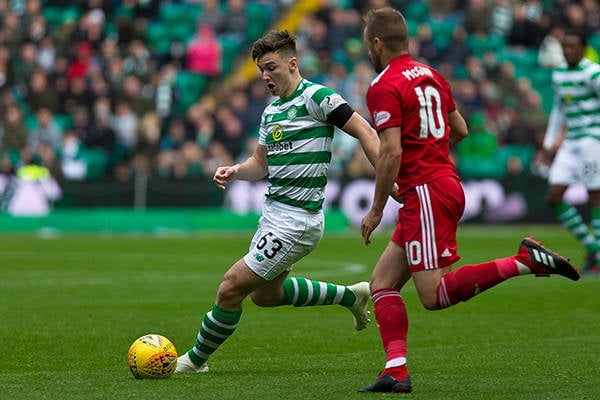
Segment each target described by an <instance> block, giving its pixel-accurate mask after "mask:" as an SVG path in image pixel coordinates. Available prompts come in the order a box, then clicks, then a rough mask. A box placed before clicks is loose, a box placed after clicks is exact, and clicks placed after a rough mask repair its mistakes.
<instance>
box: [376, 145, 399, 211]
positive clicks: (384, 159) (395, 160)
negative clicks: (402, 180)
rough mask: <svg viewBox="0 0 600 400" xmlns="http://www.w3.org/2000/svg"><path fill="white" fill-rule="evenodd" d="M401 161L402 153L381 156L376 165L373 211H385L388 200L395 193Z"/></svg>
mask: <svg viewBox="0 0 600 400" xmlns="http://www.w3.org/2000/svg"><path fill="white" fill-rule="evenodd" d="M401 161H402V153H401V152H400V153H398V154H389V153H382V154H380V156H379V159H378V160H377V165H376V175H375V194H374V195H373V204H372V206H371V208H372V209H374V210H376V211H383V208H384V207H385V204H386V202H387V198H388V196H389V195H390V193H391V192H392V191H393V188H394V183H395V182H396V177H397V175H398V168H399V167H400V162H401Z"/></svg>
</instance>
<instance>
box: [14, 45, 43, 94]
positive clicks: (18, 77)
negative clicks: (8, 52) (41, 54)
mask: <svg viewBox="0 0 600 400" xmlns="http://www.w3.org/2000/svg"><path fill="white" fill-rule="evenodd" d="M36 53H37V46H36V45H35V44H34V43H32V42H25V43H23V45H22V46H21V48H20V49H19V52H18V53H13V54H18V56H17V57H15V58H14V59H12V60H11V63H10V70H9V82H10V84H11V85H13V86H15V87H16V88H18V89H19V90H20V91H24V90H25V88H26V87H27V85H28V83H29V80H30V79H31V74H33V71H35V70H36V69H37V68H38V67H39V65H38V63H37V61H36Z"/></svg>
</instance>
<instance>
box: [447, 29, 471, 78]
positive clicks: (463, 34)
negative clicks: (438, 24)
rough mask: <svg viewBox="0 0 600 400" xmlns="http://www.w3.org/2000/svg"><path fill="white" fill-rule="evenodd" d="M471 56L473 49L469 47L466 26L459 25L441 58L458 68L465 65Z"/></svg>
mask: <svg viewBox="0 0 600 400" xmlns="http://www.w3.org/2000/svg"><path fill="white" fill-rule="evenodd" d="M471 54H472V52H471V49H470V48H469V46H468V45H467V31H466V30H465V28H464V26H462V25H458V26H456V27H455V28H454V30H453V31H452V39H451V40H450V43H449V44H448V46H447V47H446V49H445V50H444V51H443V52H442V54H441V55H440V58H441V59H442V60H443V61H445V62H448V63H450V64H451V65H452V66H453V67H454V68H456V67H459V66H462V65H464V64H465V63H466V61H467V59H468V58H469V57H470V56H471Z"/></svg>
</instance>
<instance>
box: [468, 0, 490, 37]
mask: <svg viewBox="0 0 600 400" xmlns="http://www.w3.org/2000/svg"><path fill="white" fill-rule="evenodd" d="M463 25H464V27H465V29H466V30H467V32H468V33H469V34H471V35H476V36H487V35H488V34H489V31H490V8H489V6H488V4H487V2H486V1H485V0H469V1H468V5H467V7H466V10H465V14H464V19H463Z"/></svg>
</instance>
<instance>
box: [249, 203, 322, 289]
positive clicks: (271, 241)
mask: <svg viewBox="0 0 600 400" xmlns="http://www.w3.org/2000/svg"><path fill="white" fill-rule="evenodd" d="M324 223H325V221H324V215H323V211H320V212H316V213H314V212H310V211H307V210H303V209H301V208H298V207H292V206H288V205H286V204H283V203H280V202H278V201H270V200H267V201H265V204H264V205H263V211H262V216H261V217H260V219H259V221H258V230H257V231H256V233H255V234H254V237H253V238H252V241H251V243H250V249H249V250H248V254H246V255H245V256H244V261H245V262H246V264H247V265H248V266H249V267H250V269H251V270H252V271H254V272H255V273H256V274H257V275H259V276H260V277H262V278H264V279H265V280H272V279H274V278H276V277H277V276H279V275H280V274H282V273H283V272H286V271H290V270H291V269H292V267H293V266H294V263H295V262H297V261H298V260H300V259H301V258H302V257H304V256H305V255H307V254H308V253H310V252H311V251H313V250H314V248H315V247H317V244H319V242H320V241H321V238H322V237H323V228H324Z"/></svg>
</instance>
